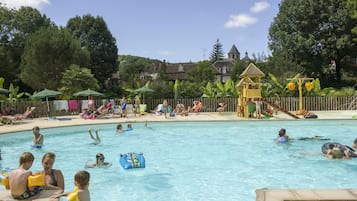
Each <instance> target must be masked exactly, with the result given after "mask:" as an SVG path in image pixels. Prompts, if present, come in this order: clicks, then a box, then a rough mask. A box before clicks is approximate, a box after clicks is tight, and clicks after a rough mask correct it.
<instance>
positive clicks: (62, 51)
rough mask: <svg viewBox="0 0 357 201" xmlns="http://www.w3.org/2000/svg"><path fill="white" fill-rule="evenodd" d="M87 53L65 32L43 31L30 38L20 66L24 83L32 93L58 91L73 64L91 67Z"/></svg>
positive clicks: (63, 30)
mask: <svg viewBox="0 0 357 201" xmlns="http://www.w3.org/2000/svg"><path fill="white" fill-rule="evenodd" d="M88 60H89V57H88V53H87V52H86V51H85V50H83V49H82V48H81V47H80V45H79V41H78V40H77V39H75V38H73V36H72V35H71V34H70V33H69V32H68V30H67V29H65V28H57V27H52V28H43V29H40V30H39V31H37V32H35V33H34V34H31V36H30V37H29V38H28V40H27V41H26V46H25V50H24V54H23V59H22V62H21V67H22V71H21V79H22V81H23V82H24V83H26V84H27V85H29V86H31V87H32V88H33V89H36V90H41V89H43V88H48V89H58V88H59V86H60V80H61V79H62V73H63V72H64V71H65V70H66V69H67V68H69V66H70V65H71V64H79V65H81V64H82V65H85V64H88Z"/></svg>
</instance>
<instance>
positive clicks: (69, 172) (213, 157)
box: [0, 120, 357, 201]
mask: <svg viewBox="0 0 357 201" xmlns="http://www.w3.org/2000/svg"><path fill="white" fill-rule="evenodd" d="M124 125H126V124H124ZM149 126H150V127H152V129H149V128H145V127H144V124H143V123H134V124H133V127H134V130H133V131H130V132H127V133H125V134H124V135H115V127H116V125H114V124H104V125H92V126H91V127H92V128H94V129H95V128H99V129H100V136H101V138H102V142H101V144H99V145H96V146H95V145H90V143H91V142H92V141H91V140H90V138H89V135H88V132H87V130H88V127H89V126H88V125H87V126H73V127H65V128H54V129H42V130H41V133H42V134H44V135H45V146H44V147H43V149H41V150H32V149H31V148H30V145H31V143H32V133H31V132H30V131H26V132H19V133H14V134H11V135H0V147H1V149H2V157H3V160H2V161H0V165H1V169H2V170H9V169H14V168H16V167H17V166H18V157H19V155H20V154H21V153H22V152H24V151H31V152H32V153H33V154H34V155H35V157H36V160H35V162H34V164H33V167H32V168H31V170H32V171H36V170H40V169H41V158H42V156H43V154H44V153H45V152H47V151H53V152H55V153H56V154H57V160H56V163H55V168H58V169H61V170H62V171H63V173H64V177H65V183H66V189H65V191H70V190H72V189H73V186H74V185H73V175H74V174H75V172H77V171H78V170H81V169H83V168H84V164H85V162H86V161H87V160H92V161H93V162H94V161H95V155H96V153H98V152H102V153H104V155H105V156H106V161H108V162H112V163H113V165H112V166H111V167H109V168H94V169H87V170H88V171H89V172H90V173H91V181H90V192H91V197H92V200H103V201H106V200H108V201H109V200H140V201H142V200H155V201H157V200H158V201H160V200H165V201H166V200H180V201H181V200H255V190H256V189H260V188H283V189H285V188H304V189H306V188H356V184H357V182H356V181H354V180H355V178H357V168H356V160H357V159H352V160H341V161H337V160H329V159H327V158H325V157H323V156H322V155H321V145H322V144H323V143H325V142H326V141H293V142H292V143H289V144H276V143H274V142H273V139H274V138H275V136H276V135H277V132H278V131H279V130H280V128H281V127H284V128H286V129H287V133H288V134H289V135H290V137H293V138H298V137H305V136H315V135H323V136H325V137H326V138H330V139H331V141H335V142H340V143H342V144H348V145H351V144H352V143H353V140H354V139H355V138H356V137H357V134H356V131H357V124H356V122H355V121H353V120H345V121H337V120H333V121H329V120H323V121H321V120H318V121H315V120H311V121H239V122H194V123H193V122H178V123H171V122H167V123H166V122H165V123H149ZM127 152H142V153H144V156H145V158H146V168H145V169H135V170H124V169H123V168H122V167H121V166H120V165H119V162H118V161H119V156H120V153H127Z"/></svg>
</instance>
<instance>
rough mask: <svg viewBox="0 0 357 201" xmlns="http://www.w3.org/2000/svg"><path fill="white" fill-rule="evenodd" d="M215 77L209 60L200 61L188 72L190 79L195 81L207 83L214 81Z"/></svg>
mask: <svg viewBox="0 0 357 201" xmlns="http://www.w3.org/2000/svg"><path fill="white" fill-rule="evenodd" d="M214 78H215V73H214V69H213V66H212V63H211V62H209V61H199V62H197V65H196V67H195V68H194V69H193V70H192V71H190V72H188V80H189V81H191V82H194V83H201V84H202V85H206V84H207V82H213V81H214Z"/></svg>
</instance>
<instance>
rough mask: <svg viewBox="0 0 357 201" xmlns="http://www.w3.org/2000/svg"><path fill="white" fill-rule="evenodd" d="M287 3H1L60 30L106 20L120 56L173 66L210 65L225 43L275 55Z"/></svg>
mask: <svg viewBox="0 0 357 201" xmlns="http://www.w3.org/2000/svg"><path fill="white" fill-rule="evenodd" d="M280 2H281V0H220V1H216V0H0V3H2V4H3V5H5V6H7V7H11V8H19V7H20V6H31V7H34V8H36V9H38V10H39V11H40V12H41V13H42V14H45V15H46V16H47V17H48V18H50V19H51V20H52V21H53V22H54V23H55V24H56V25H58V26H66V24H67V22H68V20H69V19H70V18H73V17H76V16H83V15H87V14H90V15H92V16H101V17H102V18H103V19H104V20H105V22H106V23H107V26H108V29H109V30H110V31H111V33H112V35H113V37H114V38H115V39H116V42H117V47H118V50H119V51H118V54H119V55H135V56H141V57H145V58H150V59H159V60H166V61H167V62H170V63H178V62H197V61H202V60H205V59H209V55H210V53H211V52H212V50H213V45H214V44H215V43H216V40H217V39H219V41H220V43H221V44H222V45H223V52H224V54H225V56H226V57H227V53H228V51H229V50H230V49H231V47H232V45H233V44H234V45H235V46H236V47H237V49H238V51H239V52H240V53H241V58H242V57H244V55H245V52H247V53H248V56H249V57H251V56H252V54H253V53H255V54H256V55H258V54H262V53H264V54H265V55H270V54H271V53H270V51H269V48H268V32H269V27H270V24H271V23H272V22H273V20H274V17H275V16H276V15H277V13H278V10H279V8H278V4H279V3H280Z"/></svg>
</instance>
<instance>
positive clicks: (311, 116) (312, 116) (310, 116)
mask: <svg viewBox="0 0 357 201" xmlns="http://www.w3.org/2000/svg"><path fill="white" fill-rule="evenodd" d="M304 118H305V119H317V118H318V116H317V115H316V114H315V113H313V112H307V111H306V112H305V113H304Z"/></svg>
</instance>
